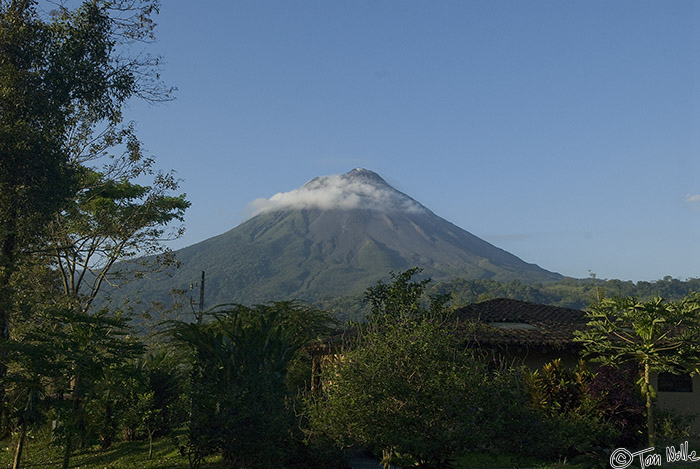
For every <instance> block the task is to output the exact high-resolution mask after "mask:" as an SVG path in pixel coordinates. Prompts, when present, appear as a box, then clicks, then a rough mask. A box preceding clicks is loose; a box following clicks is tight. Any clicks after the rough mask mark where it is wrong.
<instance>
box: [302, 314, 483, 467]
mask: <svg viewBox="0 0 700 469" xmlns="http://www.w3.org/2000/svg"><path fill="white" fill-rule="evenodd" d="M357 340H358V342H357V343H356V344H353V345H352V346H351V348H350V349H349V350H347V351H346V352H344V353H343V355H342V357H340V358H339V359H338V360H337V361H335V362H333V363H331V364H330V365H329V366H328V367H327V368H326V369H324V370H323V385H322V386H323V396H321V397H319V398H316V399H312V400H311V403H310V411H309V412H310V422H311V431H312V433H317V434H325V435H328V436H330V437H331V438H333V439H334V440H335V441H336V442H337V443H339V444H340V445H341V446H350V445H352V444H353V443H355V442H360V443H363V444H366V445H369V446H370V447H372V448H374V449H375V450H377V451H384V453H385V459H386V460H387V462H389V461H394V462H396V461H397V459H399V460H402V461H403V462H404V463H406V462H408V461H412V462H415V463H418V464H421V465H422V466H423V467H433V466H436V467H437V466H444V465H446V464H447V462H448V461H447V460H448V458H449V456H450V455H451V454H452V453H453V452H454V451H455V450H456V449H458V448H461V447H465V446H464V445H465V444H466V443H467V442H469V441H470V440H471V444H472V445H476V444H478V443H481V441H480V438H479V436H478V435H479V422H481V421H482V420H483V419H484V415H483V413H482V412H481V411H480V409H479V401H478V399H477V398H476V397H475V393H477V391H478V390H479V388H480V387H481V386H482V385H483V384H484V383H483V381H484V374H483V372H482V371H483V370H480V369H479V367H478V366H477V365H476V364H475V363H474V362H471V361H469V360H468V359H466V356H465V355H462V354H461V353H459V352H458V351H457V350H455V348H454V346H453V339H452V336H451V335H450V334H449V333H448V332H447V330H446V329H445V328H444V327H443V326H441V325H440V324H438V323H437V322H436V321H434V320H431V319H414V320H408V319H405V320H403V321H401V322H399V323H396V324H391V325H386V324H385V325H384V327H383V328H381V329H379V328H375V329H374V330H372V326H369V330H367V331H364V332H363V333H362V334H361V337H360V338H359V339H357ZM477 441H478V443H477Z"/></svg>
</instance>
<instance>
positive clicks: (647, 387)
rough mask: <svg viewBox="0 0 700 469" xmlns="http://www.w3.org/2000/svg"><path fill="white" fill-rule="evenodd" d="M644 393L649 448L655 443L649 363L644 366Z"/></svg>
mask: <svg viewBox="0 0 700 469" xmlns="http://www.w3.org/2000/svg"><path fill="white" fill-rule="evenodd" d="M644 393H645V395H646V401H647V402H646V405H647V434H648V436H649V446H650V447H651V446H654V444H655V443H656V433H655V431H654V410H653V409H652V406H651V380H650V379H649V363H645V364H644Z"/></svg>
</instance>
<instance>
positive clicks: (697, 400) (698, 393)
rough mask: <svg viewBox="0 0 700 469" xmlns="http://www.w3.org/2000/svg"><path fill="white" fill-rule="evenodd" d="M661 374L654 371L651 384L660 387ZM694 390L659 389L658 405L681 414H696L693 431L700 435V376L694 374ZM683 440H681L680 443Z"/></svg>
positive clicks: (655, 387) (656, 387)
mask: <svg viewBox="0 0 700 469" xmlns="http://www.w3.org/2000/svg"><path fill="white" fill-rule="evenodd" d="M658 379H659V374H658V373H653V374H652V376H651V385H652V386H653V387H654V389H657V390H658V389H659V381H658ZM691 380H692V392H663V391H660V390H659V391H657V398H656V399H657V400H656V403H657V406H658V407H659V408H660V409H668V410H671V411H673V412H676V413H679V414H685V415H688V414H694V415H695V419H694V420H693V423H692V427H691V429H692V431H693V432H694V433H697V434H699V435H700V376H697V375H696V376H693V377H692V378H691ZM680 443H682V442H679V444H680Z"/></svg>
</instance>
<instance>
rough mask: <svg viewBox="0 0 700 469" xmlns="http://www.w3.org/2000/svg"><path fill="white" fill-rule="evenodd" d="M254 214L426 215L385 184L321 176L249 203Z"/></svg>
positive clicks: (419, 207) (421, 209) (345, 176)
mask: <svg viewBox="0 0 700 469" xmlns="http://www.w3.org/2000/svg"><path fill="white" fill-rule="evenodd" d="M249 208H250V209H251V211H252V212H253V215H258V214H260V213H263V212H272V211H280V210H295V209H310V208H316V209H321V210H332V209H341V210H349V209H369V210H377V211H381V212H396V211H398V212H409V213H420V212H425V210H426V209H425V208H424V207H423V206H422V205H420V204H419V203H418V202H416V201H415V200H413V199H411V198H410V197H408V196H407V195H405V194H403V193H401V192H399V191H397V190H395V189H394V188H392V187H391V186H389V185H388V184H386V183H384V184H378V183H376V182H374V181H370V180H363V179H361V178H353V177H349V176H348V175H347V174H344V175H339V174H334V175H332V176H323V177H319V178H316V179H313V180H311V181H309V182H307V183H306V184H304V185H303V186H302V187H299V188H298V189H294V190H292V191H289V192H279V193H277V194H275V195H273V196H272V197H270V198H269V199H255V200H254V201H252V202H251V203H250V204H249Z"/></svg>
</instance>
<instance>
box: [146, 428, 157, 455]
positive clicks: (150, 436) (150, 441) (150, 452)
mask: <svg viewBox="0 0 700 469" xmlns="http://www.w3.org/2000/svg"><path fill="white" fill-rule="evenodd" d="M147 431H148V459H149V460H150V459H151V458H152V457H153V432H154V431H155V430H151V429H150V428H149V429H148V430H147Z"/></svg>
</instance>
